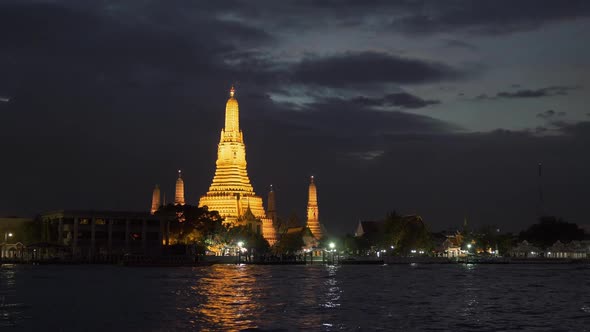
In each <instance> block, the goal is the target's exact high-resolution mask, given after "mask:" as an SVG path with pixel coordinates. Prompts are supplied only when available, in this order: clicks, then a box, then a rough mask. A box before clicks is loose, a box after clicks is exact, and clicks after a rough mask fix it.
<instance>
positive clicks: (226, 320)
mask: <svg viewBox="0 0 590 332" xmlns="http://www.w3.org/2000/svg"><path fill="white" fill-rule="evenodd" d="M209 269H210V270H209V271H207V272H208V275H207V276H204V277H201V278H198V279H197V280H196V282H195V285H194V286H191V289H192V290H193V292H194V293H195V294H196V299H197V301H195V302H196V303H195V304H196V305H195V306H192V307H187V308H186V311H187V313H189V314H190V315H191V316H193V318H192V320H193V321H194V325H195V327H198V326H208V327H211V328H216V329H220V330H229V329H246V328H255V327H257V325H256V323H255V319H256V318H257V317H258V315H259V312H260V311H261V305H262V302H263V301H260V300H259V298H260V297H261V295H262V294H261V289H258V288H257V284H256V276H255V274H252V273H249V272H250V271H248V268H247V266H245V265H240V266H236V267H232V268H227V266H222V265H214V266H212V267H210V268H209Z"/></svg>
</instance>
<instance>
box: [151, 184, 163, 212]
mask: <svg viewBox="0 0 590 332" xmlns="http://www.w3.org/2000/svg"><path fill="white" fill-rule="evenodd" d="M160 206H161V196H160V187H159V186H158V185H156V187H155V188H154V191H153V192H152V208H151V209H150V212H151V214H154V213H156V211H158V209H159V208H160Z"/></svg>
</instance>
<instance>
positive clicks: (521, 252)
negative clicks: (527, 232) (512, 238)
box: [510, 240, 541, 258]
mask: <svg viewBox="0 0 590 332" xmlns="http://www.w3.org/2000/svg"><path fill="white" fill-rule="evenodd" d="M540 254H541V249H539V248H538V247H535V246H533V245H532V244H530V243H528V242H527V241H526V240H524V241H522V242H521V243H519V244H518V245H517V246H516V247H514V248H512V249H511V250H510V256H511V257H517V258H535V257H539V256H540Z"/></svg>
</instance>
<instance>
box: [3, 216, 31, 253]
mask: <svg viewBox="0 0 590 332" xmlns="http://www.w3.org/2000/svg"><path fill="white" fill-rule="evenodd" d="M30 222H33V219H32V218H24V217H0V258H5V259H6V258H22V256H23V254H24V248H25V245H24V244H23V242H24V237H25V234H23V231H24V228H25V227H24V225H25V224H27V223H30Z"/></svg>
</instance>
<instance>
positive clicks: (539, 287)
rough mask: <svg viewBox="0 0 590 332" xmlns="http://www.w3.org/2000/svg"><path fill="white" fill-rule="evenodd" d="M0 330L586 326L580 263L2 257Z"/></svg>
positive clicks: (586, 273) (587, 273) (587, 269)
mask: <svg viewBox="0 0 590 332" xmlns="http://www.w3.org/2000/svg"><path fill="white" fill-rule="evenodd" d="M0 306H1V307H0V330H2V331H4V330H6V331H178V330H195V331H198V330H209V331H211V330H213V331H233V330H251V331H297V330H308V331H337V330H340V331H349V330H352V331H373V330H382V331H505V330H521V331H590V265H587V264H584V265H582V264H579V265H575V264H574V265H569V264H546V265H543V264H539V265H535V264H522V265H520V264H499V265H493V264H489V265H488V264H486V265H468V264H465V265H459V264H457V265H453V264H444V265H438V264H412V265H409V264H408V265H384V266H381V265H350V266H349V265H344V266H322V265H314V266H303V265H290V266H277V265H275V266H261V265H241V266H238V265H213V266H208V267H196V268H191V267H178V268H152V267H135V268H133V267H119V266H99V265H77V266H68V265H44V266H32V265H3V266H2V267H1V268H0Z"/></svg>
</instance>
